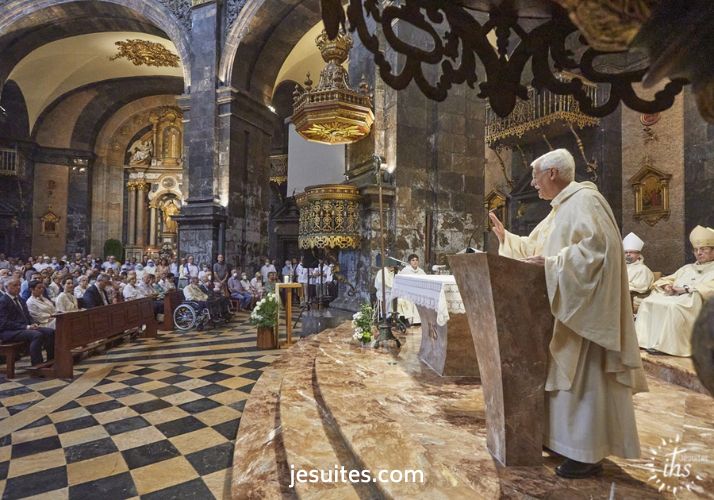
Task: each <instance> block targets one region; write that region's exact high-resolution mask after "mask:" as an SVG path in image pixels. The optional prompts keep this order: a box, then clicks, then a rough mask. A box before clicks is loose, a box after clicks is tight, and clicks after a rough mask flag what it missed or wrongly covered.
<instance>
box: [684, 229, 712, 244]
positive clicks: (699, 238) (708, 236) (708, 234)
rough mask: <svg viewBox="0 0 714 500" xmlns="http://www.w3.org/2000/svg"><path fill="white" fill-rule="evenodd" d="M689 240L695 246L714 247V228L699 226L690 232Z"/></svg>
mask: <svg viewBox="0 0 714 500" xmlns="http://www.w3.org/2000/svg"><path fill="white" fill-rule="evenodd" d="M689 241H690V242H691V243H692V246H693V247H694V248H699V247H714V229H712V228H710V227H702V226H697V227H695V228H694V229H692V232H691V233H690V234H689Z"/></svg>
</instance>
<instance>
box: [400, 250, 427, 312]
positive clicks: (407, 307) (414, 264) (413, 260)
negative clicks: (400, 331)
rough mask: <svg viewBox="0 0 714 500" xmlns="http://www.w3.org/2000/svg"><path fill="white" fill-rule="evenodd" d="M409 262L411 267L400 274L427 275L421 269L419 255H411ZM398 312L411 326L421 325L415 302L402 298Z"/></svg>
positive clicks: (405, 267)
mask: <svg viewBox="0 0 714 500" xmlns="http://www.w3.org/2000/svg"><path fill="white" fill-rule="evenodd" d="M407 260H408V261H409V265H408V266H404V268H402V270H401V271H399V274H422V275H424V274H426V273H425V272H424V270H423V269H422V268H421V267H419V256H418V255H417V254H415V253H413V254H411V255H410V256H409V258H408V259H407ZM397 311H399V315H400V316H404V318H405V319H406V320H407V321H409V323H410V324H412V325H420V324H421V318H420V317H419V311H417V308H416V306H415V305H414V303H413V302H410V301H408V300H406V299H402V298H400V299H399V300H398V301H397Z"/></svg>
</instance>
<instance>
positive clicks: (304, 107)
mask: <svg viewBox="0 0 714 500" xmlns="http://www.w3.org/2000/svg"><path fill="white" fill-rule="evenodd" d="M315 43H316V44H317V46H318V48H319V49H320V52H321V53H322V58H323V59H324V60H325V62H326V63H327V64H326V65H325V68H324V69H323V70H322V71H321V72H320V82H319V83H318V85H317V87H315V88H313V87H312V83H313V82H312V81H311V80H310V74H309V73H308V75H307V80H305V88H304V90H303V89H301V88H300V87H296V89H295V93H294V102H293V106H294V110H295V111H294V113H293V116H292V120H293V123H294V124H295V130H296V131H297V132H298V133H299V134H300V135H301V136H303V137H304V138H305V139H307V140H308V141H313V142H320V143H324V144H351V143H353V142H357V141H359V140H360V139H363V138H364V137H366V136H367V135H368V134H369V132H370V130H371V128H372V123H374V114H373V113H372V99H371V97H370V96H369V88H368V86H367V84H366V82H364V81H363V82H362V83H361V84H360V89H359V91H357V90H353V89H352V88H351V87H350V86H349V84H348V81H349V74H348V73H347V70H345V68H343V67H342V64H343V63H344V62H345V61H346V60H347V56H348V55H349V51H350V48H351V47H352V38H351V37H350V36H349V35H348V34H346V33H342V32H341V33H339V34H338V36H337V38H335V39H334V40H329V39H328V38H327V34H326V33H325V32H324V31H323V32H322V33H321V34H320V36H318V37H317V39H316V40H315Z"/></svg>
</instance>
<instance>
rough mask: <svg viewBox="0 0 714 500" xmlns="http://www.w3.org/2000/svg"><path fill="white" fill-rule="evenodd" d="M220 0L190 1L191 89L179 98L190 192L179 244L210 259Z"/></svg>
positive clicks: (221, 215)
mask: <svg viewBox="0 0 714 500" xmlns="http://www.w3.org/2000/svg"><path fill="white" fill-rule="evenodd" d="M220 12H221V9H220V3H219V2H217V1H216V0H205V1H202V2H201V3H197V2H194V5H193V7H192V14H191V37H192V43H191V58H192V60H193V61H200V62H201V63H200V64H193V65H191V93H190V94H185V95H183V96H181V97H180V98H179V99H178V102H179V106H180V107H181V109H182V111H183V112H184V148H185V150H186V151H185V157H186V164H185V170H184V189H186V188H187V189H186V190H187V192H188V198H187V199H186V203H185V205H184V206H183V207H182V208H181V214H180V215H178V216H176V217H175V220H176V222H177V223H178V226H179V231H178V245H179V247H180V249H181V254H182V255H186V254H191V255H194V256H195V258H196V262H198V263H201V262H213V259H214V258H215V256H216V255H217V254H218V243H219V226H220V223H221V222H223V221H225V219H226V215H225V208H224V207H223V206H221V204H220V203H218V202H217V194H216V191H215V189H214V179H215V177H216V172H215V169H216V165H217V163H218V158H217V157H218V154H217V147H216V144H217V138H216V137H217V134H216V128H217V116H218V106H217V102H216V88H217V86H218V85H217V84H218V82H217V76H216V75H217V69H218V60H219V57H220V45H221V40H220V33H221V29H220V27H221V19H220Z"/></svg>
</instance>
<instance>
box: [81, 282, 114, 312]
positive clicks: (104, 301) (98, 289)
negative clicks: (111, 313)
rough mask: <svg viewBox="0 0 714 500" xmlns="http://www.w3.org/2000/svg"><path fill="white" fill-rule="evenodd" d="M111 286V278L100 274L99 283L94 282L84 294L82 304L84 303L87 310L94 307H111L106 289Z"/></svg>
mask: <svg viewBox="0 0 714 500" xmlns="http://www.w3.org/2000/svg"><path fill="white" fill-rule="evenodd" d="M108 284H109V277H108V276H107V275H106V274H100V275H99V276H97V281H95V282H94V284H93V285H91V286H90V287H89V288H87V291H86V292H84V296H83V297H82V302H84V308H85V309H91V308H92V307H99V306H106V305H109V304H110V303H111V302H109V296H108V295H107V292H105V291H104V288H105V287H106V286H107V285H108Z"/></svg>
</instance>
